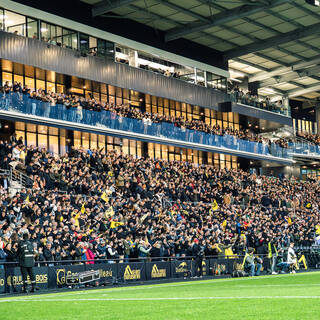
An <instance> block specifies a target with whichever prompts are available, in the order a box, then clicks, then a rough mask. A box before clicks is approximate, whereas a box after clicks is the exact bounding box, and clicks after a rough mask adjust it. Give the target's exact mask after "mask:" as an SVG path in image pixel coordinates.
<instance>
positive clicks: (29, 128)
mask: <svg viewBox="0 0 320 320" xmlns="http://www.w3.org/2000/svg"><path fill="white" fill-rule="evenodd" d="M36 130H37V125H35V124H32V123H27V131H29V132H36Z"/></svg>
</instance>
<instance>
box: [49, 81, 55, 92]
mask: <svg viewBox="0 0 320 320" xmlns="http://www.w3.org/2000/svg"><path fill="white" fill-rule="evenodd" d="M47 91H48V92H56V85H55V84H54V83H52V82H47Z"/></svg>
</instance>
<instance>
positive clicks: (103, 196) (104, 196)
mask: <svg viewBox="0 0 320 320" xmlns="http://www.w3.org/2000/svg"><path fill="white" fill-rule="evenodd" d="M101 199H102V200H103V201H104V202H106V203H108V202H109V197H108V196H107V194H106V192H105V191H104V192H103V194H102V195H101Z"/></svg>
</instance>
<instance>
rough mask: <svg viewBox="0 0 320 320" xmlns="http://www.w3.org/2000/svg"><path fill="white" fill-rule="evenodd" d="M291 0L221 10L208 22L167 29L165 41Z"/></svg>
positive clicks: (276, 0) (278, 0)
mask: <svg viewBox="0 0 320 320" xmlns="http://www.w3.org/2000/svg"><path fill="white" fill-rule="evenodd" d="M288 2H293V0H274V1H273V2H272V3H271V4H268V5H266V4H265V5H262V4H261V5H260V6H252V5H244V6H241V7H238V8H235V9H232V10H228V11H222V12H220V13H217V14H216V15H213V16H212V17H210V18H209V19H210V20H211V21H210V22H194V23H190V24H188V26H183V27H182V28H173V29H172V30H171V31H170V30H169V31H168V32H167V34H166V35H165V40H166V41H172V40H176V39H179V38H181V37H184V36H185V35H187V34H190V33H194V32H199V31H203V30H206V29H208V28H211V27H215V26H220V25H222V24H225V23H227V22H230V21H233V20H236V19H241V18H244V17H247V16H248V15H252V14H255V13H258V12H261V11H264V10H266V9H269V8H273V7H276V6H278V5H281V4H284V3H288Z"/></svg>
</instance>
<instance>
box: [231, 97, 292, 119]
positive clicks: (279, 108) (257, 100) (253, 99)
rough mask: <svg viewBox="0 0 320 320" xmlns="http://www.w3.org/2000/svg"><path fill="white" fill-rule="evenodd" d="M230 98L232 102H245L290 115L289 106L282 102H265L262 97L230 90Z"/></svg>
mask: <svg viewBox="0 0 320 320" xmlns="http://www.w3.org/2000/svg"><path fill="white" fill-rule="evenodd" d="M230 98H231V101H232V102H236V103H241V104H245V105H247V106H252V107H255V108H258V109H261V110H265V111H270V112H275V113H279V114H282V115H284V116H287V117H290V116H291V111H290V107H286V106H284V105H283V104H278V103H274V102H267V101H266V100H264V99H263V98H259V97H254V96H248V95H243V96H241V95H240V94H239V93H238V92H231V93H230Z"/></svg>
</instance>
